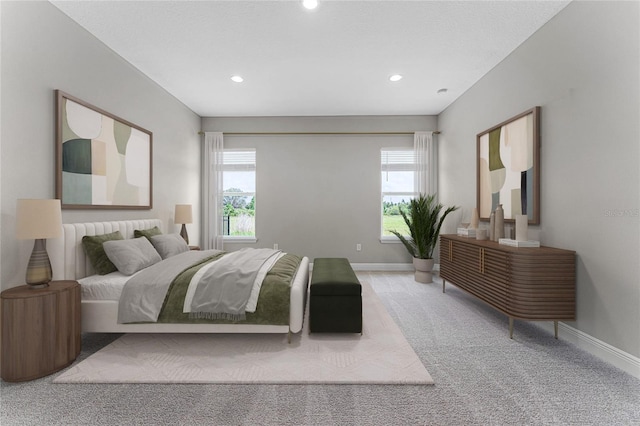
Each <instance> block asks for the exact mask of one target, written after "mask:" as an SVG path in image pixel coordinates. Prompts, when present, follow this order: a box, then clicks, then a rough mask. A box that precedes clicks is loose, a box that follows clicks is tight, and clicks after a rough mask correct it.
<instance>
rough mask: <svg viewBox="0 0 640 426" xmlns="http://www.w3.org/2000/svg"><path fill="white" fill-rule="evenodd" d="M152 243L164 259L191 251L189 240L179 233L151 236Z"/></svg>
mask: <svg viewBox="0 0 640 426" xmlns="http://www.w3.org/2000/svg"><path fill="white" fill-rule="evenodd" d="M151 244H153V246H154V247H155V249H156V250H157V251H158V253H160V256H162V258H163V259H166V258H167V257H171V256H175V255H176V254H180V253H184V252H185V251H189V246H188V245H187V242H186V241H185V240H184V238H182V237H181V236H180V235H178V234H163V235H154V236H153V237H151Z"/></svg>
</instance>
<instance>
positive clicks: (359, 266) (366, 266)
mask: <svg viewBox="0 0 640 426" xmlns="http://www.w3.org/2000/svg"><path fill="white" fill-rule="evenodd" d="M309 268H310V269H311V270H312V271H313V263H310V264H309ZM351 268H352V269H353V270H354V271H372V272H373V271H378V272H398V271H400V272H413V264H411V263H352V264H351ZM434 270H435V268H434Z"/></svg>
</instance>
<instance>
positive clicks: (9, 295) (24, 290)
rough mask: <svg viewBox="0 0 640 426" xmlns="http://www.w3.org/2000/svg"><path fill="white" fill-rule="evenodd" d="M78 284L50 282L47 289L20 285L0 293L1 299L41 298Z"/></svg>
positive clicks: (68, 281) (75, 282) (69, 281)
mask: <svg viewBox="0 0 640 426" xmlns="http://www.w3.org/2000/svg"><path fill="white" fill-rule="evenodd" d="M77 285H80V284H78V281H72V280H67V281H51V282H50V283H49V285H48V286H47V287H43V288H32V287H31V286H30V285H21V286H18V287H12V288H8V289H6V290H4V291H3V292H2V293H0V298H2V299H24V298H28V297H41V296H44V295H48V294H52V293H58V292H61V291H65V290H67V289H70V288H73V287H75V286H77Z"/></svg>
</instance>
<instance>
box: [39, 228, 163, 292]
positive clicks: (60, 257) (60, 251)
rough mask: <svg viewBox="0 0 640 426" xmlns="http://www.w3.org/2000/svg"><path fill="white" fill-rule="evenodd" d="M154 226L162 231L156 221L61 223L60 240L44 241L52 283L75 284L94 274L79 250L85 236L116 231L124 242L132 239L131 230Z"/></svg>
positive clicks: (83, 254)
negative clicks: (71, 281)
mask: <svg viewBox="0 0 640 426" xmlns="http://www.w3.org/2000/svg"><path fill="white" fill-rule="evenodd" d="M154 226H157V227H158V228H160V229H161V230H162V221H161V220H160V219H138V220H123V221H117V222H89V223H65V224H63V225H62V237H61V238H51V239H49V240H47V252H48V253H49V258H50V259H51V268H52V269H53V279H54V280H77V279H80V278H84V277H87V276H89V275H93V274H94V273H95V272H94V270H93V267H92V266H91V263H90V262H89V259H88V258H87V255H86V254H85V252H84V249H83V247H82V237H84V236H85V235H102V234H108V233H110V232H115V231H120V233H122V236H123V237H124V238H133V231H134V230H135V229H149V228H153V227H154Z"/></svg>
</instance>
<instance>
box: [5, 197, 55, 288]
mask: <svg viewBox="0 0 640 426" xmlns="http://www.w3.org/2000/svg"><path fill="white" fill-rule="evenodd" d="M16 220H17V223H16V237H17V238H18V239H20V240H32V239H34V240H35V243H34V244H33V252H32V253H31V258H30V259H29V264H28V265H27V276H26V282H27V284H29V285H30V286H32V288H42V287H47V286H48V285H49V281H51V279H52V277H53V272H52V271H51V262H50V261H49V255H48V254H47V240H46V239H47V238H57V237H60V236H61V235H62V212H61V211H60V200H31V199H21V200H18V204H17V206H16Z"/></svg>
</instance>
